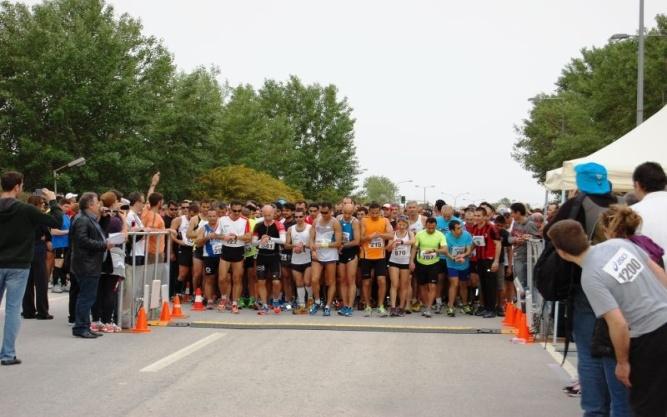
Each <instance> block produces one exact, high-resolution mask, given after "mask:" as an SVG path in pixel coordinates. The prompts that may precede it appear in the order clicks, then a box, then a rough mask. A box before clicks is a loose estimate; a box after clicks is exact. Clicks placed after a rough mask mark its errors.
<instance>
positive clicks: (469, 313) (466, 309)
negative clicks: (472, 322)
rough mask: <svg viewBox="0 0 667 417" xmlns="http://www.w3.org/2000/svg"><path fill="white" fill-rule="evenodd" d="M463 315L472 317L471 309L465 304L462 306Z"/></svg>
mask: <svg viewBox="0 0 667 417" xmlns="http://www.w3.org/2000/svg"><path fill="white" fill-rule="evenodd" d="M462 310H463V313H465V314H467V315H469V316H471V315H472V307H470V304H466V305H464V306H463V309H462Z"/></svg>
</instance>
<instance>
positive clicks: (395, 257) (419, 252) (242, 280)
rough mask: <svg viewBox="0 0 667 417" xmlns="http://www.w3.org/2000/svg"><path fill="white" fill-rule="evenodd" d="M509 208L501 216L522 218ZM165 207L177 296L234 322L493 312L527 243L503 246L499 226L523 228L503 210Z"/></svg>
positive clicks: (519, 238) (510, 288) (517, 239)
mask: <svg viewBox="0 0 667 417" xmlns="http://www.w3.org/2000/svg"><path fill="white" fill-rule="evenodd" d="M518 204H519V205H520V207H518V206H517V207H518V208H517V207H514V206H513V210H512V214H511V215H512V217H514V216H515V214H516V215H517V216H519V217H520V216H521V215H522V216H523V217H524V218H525V215H526V213H525V207H524V206H523V205H522V204H520V203H518ZM515 208H517V211H518V212H517V213H515V210H514V209H515ZM165 210H167V211H168V212H170V213H165V215H166V216H171V217H172V220H171V222H170V228H171V229H172V234H171V236H172V240H173V244H174V252H175V258H176V259H175V261H174V262H175V263H177V264H178V276H177V283H176V285H175V291H176V292H177V293H180V294H182V295H183V296H185V297H186V298H187V297H189V296H190V295H191V294H192V293H194V292H195V290H196V289H201V290H202V292H203V297H204V300H205V302H204V304H205V305H206V308H207V309H218V310H219V311H231V312H232V313H239V311H240V310H241V309H244V308H251V309H256V310H257V312H258V314H268V313H270V312H273V313H275V314H280V313H281V312H283V311H290V310H291V311H292V313H293V314H311V315H315V314H319V312H320V311H321V313H322V314H323V315H324V316H330V315H331V314H332V313H333V312H334V311H337V313H338V314H339V315H342V316H351V315H352V314H353V311H354V310H355V309H357V310H359V311H363V314H364V316H366V317H370V316H372V315H377V316H381V317H386V316H392V317H394V316H403V315H404V314H412V313H420V312H421V314H422V315H423V316H425V317H432V315H433V314H441V313H443V312H444V313H446V314H447V315H448V316H451V317H454V316H455V315H456V312H457V310H459V311H460V312H461V313H465V314H475V315H479V316H483V317H486V318H491V317H495V316H496V315H503V308H502V307H503V305H504V303H505V301H506V300H510V299H511V298H512V297H514V296H515V294H514V284H513V283H512V282H513V280H514V278H513V276H514V274H513V271H512V264H513V263H512V258H513V252H515V251H516V249H517V247H520V246H521V245H524V246H525V239H527V238H528V237H531V236H530V235H528V236H526V235H525V234H524V233H521V234H520V235H515V236H514V237H512V236H511V235H510V234H509V233H508V232H507V231H506V230H505V226H506V225H509V224H510V223H517V224H519V226H520V225H521V224H524V225H525V224H526V223H527V222H528V220H527V219H525V221H524V220H521V218H519V220H520V221H513V219H510V218H509V217H510V211H509V210H507V212H506V213H505V216H503V214H499V215H497V216H496V214H495V211H494V209H493V207H492V206H491V205H490V204H482V205H480V206H479V207H468V208H466V209H465V210H463V211H462V212H456V211H455V210H454V208H453V207H450V206H448V205H446V204H445V203H444V201H438V202H437V203H436V206H435V207H434V209H433V210H434V212H433V213H431V212H429V210H428V209H426V208H424V207H422V206H421V205H419V204H417V203H416V202H408V203H407V204H405V206H404V207H401V206H400V205H397V204H384V205H382V206H381V205H380V204H378V203H375V202H374V203H371V204H369V205H368V206H362V205H359V204H355V203H354V201H353V200H352V199H351V198H345V199H343V201H341V202H340V203H337V204H331V203H327V202H323V203H319V204H316V203H310V204H307V203H306V202H305V201H299V202H296V203H290V202H284V201H279V202H275V203H272V204H266V205H264V206H260V205H259V204H257V203H254V202H250V201H248V202H241V201H232V202H230V203H229V204H226V203H222V202H215V201H200V202H193V201H188V200H186V201H183V202H181V203H180V204H179V205H176V204H175V203H173V202H172V203H170V204H168V205H167V207H165ZM129 217H130V216H128V218H129ZM506 220H509V221H506ZM515 220H516V219H515ZM530 224H532V225H533V226H534V224H533V223H532V222H531V223H530ZM532 229H534V230H533V231H532V232H533V235H534V236H536V235H537V234H538V233H539V232H538V231H537V227H532ZM517 230H522V229H521V228H520V227H517ZM513 246H514V248H513ZM513 249H514V250H513ZM517 275H518V276H519V277H521V274H520V273H519V274H517ZM524 285H525V284H524Z"/></svg>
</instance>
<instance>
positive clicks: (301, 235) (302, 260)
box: [289, 223, 311, 265]
mask: <svg viewBox="0 0 667 417" xmlns="http://www.w3.org/2000/svg"><path fill="white" fill-rule="evenodd" d="M310 228H311V225H309V224H307V223H306V225H305V227H304V229H303V231H301V232H299V231H298V230H296V225H294V226H292V227H290V228H289V234H290V239H291V240H292V245H296V244H299V243H303V244H304V245H305V246H304V251H303V252H301V253H296V252H294V249H292V264H293V265H304V264H308V263H310V262H311V258H310V247H309V246H308V244H309V242H310Z"/></svg>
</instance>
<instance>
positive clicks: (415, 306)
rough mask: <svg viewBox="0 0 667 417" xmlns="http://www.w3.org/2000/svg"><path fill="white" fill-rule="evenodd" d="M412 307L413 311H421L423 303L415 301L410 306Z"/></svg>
mask: <svg viewBox="0 0 667 417" xmlns="http://www.w3.org/2000/svg"><path fill="white" fill-rule="evenodd" d="M410 309H411V310H412V312H413V313H419V312H420V311H421V309H422V303H420V302H419V301H415V302H414V303H412V306H410Z"/></svg>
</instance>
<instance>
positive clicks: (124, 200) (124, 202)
mask: <svg viewBox="0 0 667 417" xmlns="http://www.w3.org/2000/svg"><path fill="white" fill-rule="evenodd" d="M120 205H121V206H129V205H130V200H128V199H127V198H121V199H120Z"/></svg>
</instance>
